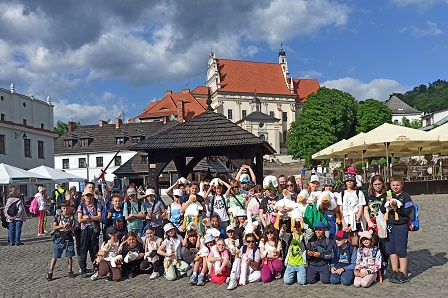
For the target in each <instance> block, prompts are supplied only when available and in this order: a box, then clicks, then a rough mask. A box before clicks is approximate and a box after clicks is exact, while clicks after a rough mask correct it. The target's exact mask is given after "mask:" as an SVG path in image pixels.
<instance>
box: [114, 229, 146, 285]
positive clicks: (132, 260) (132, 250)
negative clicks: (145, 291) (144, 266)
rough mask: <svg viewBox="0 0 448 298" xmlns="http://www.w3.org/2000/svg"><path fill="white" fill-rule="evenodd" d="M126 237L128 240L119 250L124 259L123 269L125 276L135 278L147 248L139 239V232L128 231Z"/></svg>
mask: <svg viewBox="0 0 448 298" xmlns="http://www.w3.org/2000/svg"><path fill="white" fill-rule="evenodd" d="M125 238H126V241H125V242H123V243H122V244H121V245H120V248H119V250H118V251H119V252H120V254H121V255H122V256H123V260H124V263H123V265H122V266H121V270H122V273H123V275H124V276H127V277H128V278H134V277H135V276H136V275H137V274H139V273H140V263H141V262H142V261H143V257H144V256H145V248H144V247H143V244H142V243H141V242H139V241H137V234H135V233H134V232H128V233H127V234H126V236H125ZM131 255H134V257H130V256H131ZM127 256H128V259H127V258H126V257H127Z"/></svg>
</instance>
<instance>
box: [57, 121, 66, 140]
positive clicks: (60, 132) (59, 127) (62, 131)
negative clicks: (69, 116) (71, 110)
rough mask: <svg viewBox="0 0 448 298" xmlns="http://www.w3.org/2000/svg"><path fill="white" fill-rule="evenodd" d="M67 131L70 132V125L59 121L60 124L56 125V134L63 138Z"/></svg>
mask: <svg viewBox="0 0 448 298" xmlns="http://www.w3.org/2000/svg"><path fill="white" fill-rule="evenodd" d="M67 131H68V124H67V123H64V122H62V121H61V120H59V121H58V123H56V127H55V128H54V132H56V133H57V134H58V135H59V136H62V135H63V134H66V133H67Z"/></svg>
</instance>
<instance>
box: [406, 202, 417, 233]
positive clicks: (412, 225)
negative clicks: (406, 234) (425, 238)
mask: <svg viewBox="0 0 448 298" xmlns="http://www.w3.org/2000/svg"><path fill="white" fill-rule="evenodd" d="M411 206H412V208H413V209H412V213H411V215H409V218H408V226H409V231H418V230H419V229H420V219H419V218H418V205H417V204H416V203H414V202H412V201H409V202H407V203H406V204H404V208H409V207H411Z"/></svg>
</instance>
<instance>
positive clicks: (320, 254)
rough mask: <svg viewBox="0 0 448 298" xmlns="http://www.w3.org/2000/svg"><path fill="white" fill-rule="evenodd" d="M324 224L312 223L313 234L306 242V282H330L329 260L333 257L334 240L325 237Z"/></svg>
mask: <svg viewBox="0 0 448 298" xmlns="http://www.w3.org/2000/svg"><path fill="white" fill-rule="evenodd" d="M326 228H327V227H326V225H325V224H324V223H323V222H317V223H316V224H315V225H314V235H313V236H312V237H311V239H310V240H309V241H308V243H307V244H306V249H307V259H308V267H307V269H306V283H307V284H314V283H316V282H318V281H319V280H320V281H321V282H322V283H323V284H329V283H330V268H329V263H330V260H332V259H333V257H334V249H333V247H334V241H332V240H331V239H329V238H327V237H325V229H326Z"/></svg>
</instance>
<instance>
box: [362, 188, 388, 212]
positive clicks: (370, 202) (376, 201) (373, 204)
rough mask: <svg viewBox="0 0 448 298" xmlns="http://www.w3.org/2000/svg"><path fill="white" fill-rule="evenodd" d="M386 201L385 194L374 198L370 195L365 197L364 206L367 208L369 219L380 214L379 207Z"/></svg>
mask: <svg viewBox="0 0 448 298" xmlns="http://www.w3.org/2000/svg"><path fill="white" fill-rule="evenodd" d="M384 201H386V194H385V193H383V194H382V195H380V196H378V197H376V196H372V195H367V198H366V204H367V206H369V216H370V218H376V217H377V216H378V213H379V212H380V207H381V205H382V204H383V202H384Z"/></svg>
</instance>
